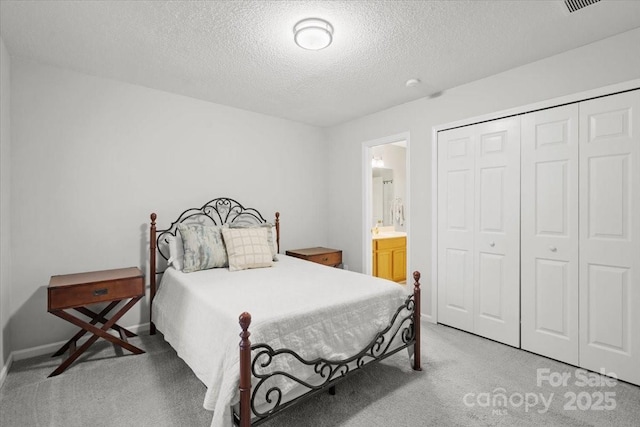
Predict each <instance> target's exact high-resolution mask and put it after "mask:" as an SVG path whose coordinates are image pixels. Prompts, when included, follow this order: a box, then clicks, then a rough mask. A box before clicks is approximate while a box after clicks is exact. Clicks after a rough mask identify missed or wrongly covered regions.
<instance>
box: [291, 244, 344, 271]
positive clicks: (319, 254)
mask: <svg viewBox="0 0 640 427" xmlns="http://www.w3.org/2000/svg"><path fill="white" fill-rule="evenodd" d="M285 253H286V254H287V255H289V256H293V257H296V258H302V259H305V260H307V261H311V262H315V263H318V264H324V265H328V266H331V267H339V266H340V264H342V251H339V250H337V249H329V248H321V247H317V248H304V249H294V250H291V251H286V252H285Z"/></svg>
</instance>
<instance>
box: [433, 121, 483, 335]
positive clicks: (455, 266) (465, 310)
mask: <svg viewBox="0 0 640 427" xmlns="http://www.w3.org/2000/svg"><path fill="white" fill-rule="evenodd" d="M475 145H476V138H475V136H474V135H473V133H472V132H470V130H469V128H461V129H454V130H450V131H445V132H440V133H439V134H438V322H440V323H443V324H446V325H449V326H453V327H456V328H460V329H463V330H466V331H470V332H472V331H473V246H474V242H473V239H474V235H473V228H474V221H473V215H474V199H473V191H474V162H475V161H474V153H475Z"/></svg>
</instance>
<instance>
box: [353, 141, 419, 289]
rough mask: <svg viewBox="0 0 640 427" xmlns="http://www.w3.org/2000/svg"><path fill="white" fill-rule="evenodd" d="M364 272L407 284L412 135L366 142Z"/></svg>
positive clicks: (364, 151) (364, 172)
mask: <svg viewBox="0 0 640 427" xmlns="http://www.w3.org/2000/svg"><path fill="white" fill-rule="evenodd" d="M362 169H363V174H364V176H363V204H364V205H363V212H364V218H363V245H362V247H363V255H362V256H363V263H362V265H363V266H364V272H365V273H366V274H371V275H374V276H378V277H383V278H386V279H390V280H393V281H395V282H399V283H405V282H406V277H407V272H408V271H409V265H408V262H407V260H408V259H409V258H408V247H409V245H408V244H407V243H408V238H409V227H410V222H409V194H410V192H409V134H408V133H404V134H399V135H392V136H389V137H386V138H381V139H378V140H374V141H368V142H365V143H364V144H363V168H362Z"/></svg>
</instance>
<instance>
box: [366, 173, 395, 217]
mask: <svg viewBox="0 0 640 427" xmlns="http://www.w3.org/2000/svg"><path fill="white" fill-rule="evenodd" d="M372 171H373V194H372V198H371V200H372V204H373V206H372V210H371V213H372V216H371V218H372V221H373V223H372V224H371V226H372V227H375V226H376V224H378V225H383V226H388V225H393V220H392V218H391V209H392V206H393V197H394V191H393V169H389V168H373V170H372Z"/></svg>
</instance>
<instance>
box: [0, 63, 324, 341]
mask: <svg viewBox="0 0 640 427" xmlns="http://www.w3.org/2000/svg"><path fill="white" fill-rule="evenodd" d="M3 62H4V61H3ZM11 73H12V74H11V75H12V80H11V83H12V85H11V111H12V122H11V128H12V164H11V168H12V169H11V208H12V209H11V226H12V236H13V242H12V243H13V245H12V248H13V270H12V273H13V274H12V287H11V292H12V307H11V331H12V340H13V342H12V349H13V350H21V349H25V348H30V347H34V346H38V345H44V344H48V343H53V342H56V341H61V340H65V339H67V338H69V336H70V335H71V333H72V331H73V330H74V328H72V327H70V326H69V325H68V324H66V322H64V321H62V320H60V319H57V318H55V317H54V316H52V315H51V314H48V313H47V311H46V307H47V297H46V288H47V285H48V282H49V278H50V276H51V275H56V274H65V273H72V272H80V271H92V270H99V269H109V268H119V267H127V266H140V267H142V268H143V269H144V270H146V269H147V263H148V254H147V252H148V251H147V248H148V246H149V243H148V225H149V214H150V213H151V212H156V213H157V214H158V226H159V227H160V228H161V227H163V226H168V225H169V223H170V222H171V221H173V220H174V219H175V218H176V217H177V216H178V214H180V213H181V212H182V211H183V210H184V209H185V208H189V207H199V206H201V205H202V204H203V203H205V202H206V201H208V200H210V199H212V198H214V197H218V196H228V197H232V198H234V199H236V200H238V201H240V202H241V203H243V204H245V206H249V207H254V208H257V209H258V210H259V211H261V212H262V213H263V215H265V217H267V218H273V216H274V213H275V211H276V210H279V211H280V212H281V224H282V227H281V233H282V234H281V237H282V238H281V251H284V250H286V249H292V248H293V247H307V246H314V245H326V243H327V242H326V237H327V234H328V231H327V227H328V226H327V221H326V217H327V196H326V195H327V194H328V181H327V179H326V176H327V171H326V163H327V152H326V146H325V144H324V142H325V135H324V133H323V131H322V130H321V129H318V128H315V127H312V126H308V125H302V124H299V123H295V122H291V121H287V120H282V119H277V118H273V117H269V116H266V115H261V114H256V113H252V112H247V111H243V110H238V109H234V108H229V107H225V106H221V105H216V104H211V103H207V102H204V101H199V100H195V99H191V98H187V97H183V96H178V95H173V94H169V93H166V92H161V91H157V90H152V89H148V88H144V87H140V86H134V85H129V84H125V83H120V82H116V81H112V80H107V79H101V78H96V77H92V76H88V75H84V74H79V73H76V72H72V71H69V70H63V69H59V68H53V67H49V66H42V65H38V64H35V63H32V62H28V61H26V60H23V59H20V58H17V57H14V58H12V61H11ZM240 90H241V89H240ZM147 281H148V278H147ZM147 307H148V302H147V301H145V300H143V301H141V304H139V305H138V306H136V307H134V309H133V310H132V311H131V312H130V313H129V314H128V315H127V316H126V317H125V318H124V319H123V320H122V322H121V324H122V325H123V326H131V325H137V324H142V323H145V322H148V310H147Z"/></svg>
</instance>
